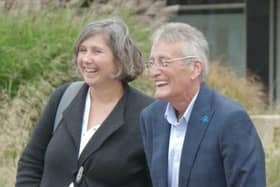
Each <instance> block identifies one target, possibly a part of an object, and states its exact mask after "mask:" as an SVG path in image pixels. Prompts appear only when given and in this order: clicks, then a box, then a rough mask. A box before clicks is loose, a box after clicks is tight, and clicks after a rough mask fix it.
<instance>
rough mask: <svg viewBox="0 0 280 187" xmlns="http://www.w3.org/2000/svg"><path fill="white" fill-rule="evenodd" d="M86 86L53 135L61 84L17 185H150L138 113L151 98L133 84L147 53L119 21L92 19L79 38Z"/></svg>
mask: <svg viewBox="0 0 280 187" xmlns="http://www.w3.org/2000/svg"><path fill="white" fill-rule="evenodd" d="M75 63H76V64H77V66H78V69H79V71H80V73H81V74H82V77H83V79H84V82H85V84H84V85H83V86H82V87H81V88H80V90H79V92H78V93H77V95H76V97H75V98H74V99H73V101H72V102H71V104H70V105H69V106H68V107H67V108H66V110H65V111H64V112H63V117H62V120H61V121H60V124H59V126H58V127H57V128H56V131H55V132H54V134H52V132H53V126H54V118H55V115H56V109H57V106H58V103H59V101H60V99H61V97H62V95H63V93H64V91H65V90H66V88H67V87H68V85H69V84H66V85H63V86H61V87H60V88H58V89H57V90H56V91H55V92H54V94H53V95H52V96H51V98H50V100H49V103H48V105H47V106H46V108H45V110H44V112H43V113H42V115H41V117H40V119H39V121H38V123H37V125H36V127H35V130H34V132H33V135H32V137H31V140H30V142H29V143H28V145H27V147H26V148H25V150H24V152H23V154H22V156H21V158H20V160H19V163H18V172H17V178H16V187H25V186H26V187H32V186H41V187H73V186H75V187H76V186H81V187H86V186H89V187H90V186H92V187H149V186H152V185H151V181H150V177H149V173H148V169H147V165H146V160H145V156H144V151H143V145H142V141H141V135H140V129H139V127H138V117H139V113H140V112H141V110H142V109H143V108H144V107H145V106H147V105H148V104H150V103H151V102H152V99H151V98H149V97H147V96H145V95H143V94H142V93H140V92H139V91H137V90H135V89H133V88H131V87H130V86H129V85H128V84H127V83H128V82H129V81H132V80H134V79H135V78H136V77H137V76H138V75H139V74H141V73H142V72H143V69H144V64H143V62H142V58H141V52H140V51H139V49H138V48H137V47H136V46H135V44H134V43H133V41H132V40H131V38H130V36H129V33H128V29H127V26H126V25H125V24H124V23H123V22H122V21H121V20H118V19H105V20H100V21H95V22H92V23H90V24H89V25H87V26H86V27H85V29H84V30H83V31H82V32H81V34H80V36H79V38H78V40H77V41H76V44H75Z"/></svg>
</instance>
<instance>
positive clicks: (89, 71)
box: [85, 68, 96, 73]
mask: <svg viewBox="0 0 280 187" xmlns="http://www.w3.org/2000/svg"><path fill="white" fill-rule="evenodd" d="M85 72H87V73H94V72H96V69H95V68H85Z"/></svg>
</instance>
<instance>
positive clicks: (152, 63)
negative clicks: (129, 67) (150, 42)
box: [146, 56, 197, 69]
mask: <svg viewBox="0 0 280 187" xmlns="http://www.w3.org/2000/svg"><path fill="white" fill-rule="evenodd" d="M187 59H197V57H196V56H184V57H178V58H171V59H164V58H162V59H160V60H159V61H158V62H155V61H153V60H150V61H148V62H147V63H146V65H147V68H148V69H151V68H152V67H154V66H155V65H156V66H158V67H168V66H169V64H171V63H173V62H176V61H179V60H187ZM192 62H193V61H189V62H187V63H186V64H189V63H192Z"/></svg>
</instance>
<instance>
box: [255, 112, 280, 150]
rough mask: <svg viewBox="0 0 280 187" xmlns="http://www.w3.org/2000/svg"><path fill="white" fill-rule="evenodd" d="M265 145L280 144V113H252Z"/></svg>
mask: <svg viewBox="0 0 280 187" xmlns="http://www.w3.org/2000/svg"><path fill="white" fill-rule="evenodd" d="M251 118H252V120H253V122H254V124H255V126H256V128H257V131H258V133H259V136H260V138H261V140H262V143H263V145H264V147H270V146H272V145H274V144H278V145H280V115H251Z"/></svg>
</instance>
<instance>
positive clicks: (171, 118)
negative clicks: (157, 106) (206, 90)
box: [164, 90, 199, 125]
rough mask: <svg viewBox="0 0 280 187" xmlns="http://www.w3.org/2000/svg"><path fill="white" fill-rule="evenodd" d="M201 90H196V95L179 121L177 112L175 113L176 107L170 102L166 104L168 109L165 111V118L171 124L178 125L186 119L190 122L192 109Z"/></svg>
mask: <svg viewBox="0 0 280 187" xmlns="http://www.w3.org/2000/svg"><path fill="white" fill-rule="evenodd" d="M198 93H199V90H198V91H197V92H196V94H195V95H194V97H193V98H192V100H191V102H190V104H189V106H188V107H187V109H186V110H185V112H184V114H183V116H182V117H181V118H180V119H179V121H177V117H176V113H175V109H174V107H173V106H172V105H171V104H170V103H168V104H167V106H166V110H165V113H164V117H165V119H166V120H167V121H168V122H169V123H170V124H171V125H178V124H181V122H182V121H183V120H184V121H186V122H187V123H188V121H189V118H190V115H191V112H192V109H193V105H194V103H195V101H196V99H197V96H198Z"/></svg>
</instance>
